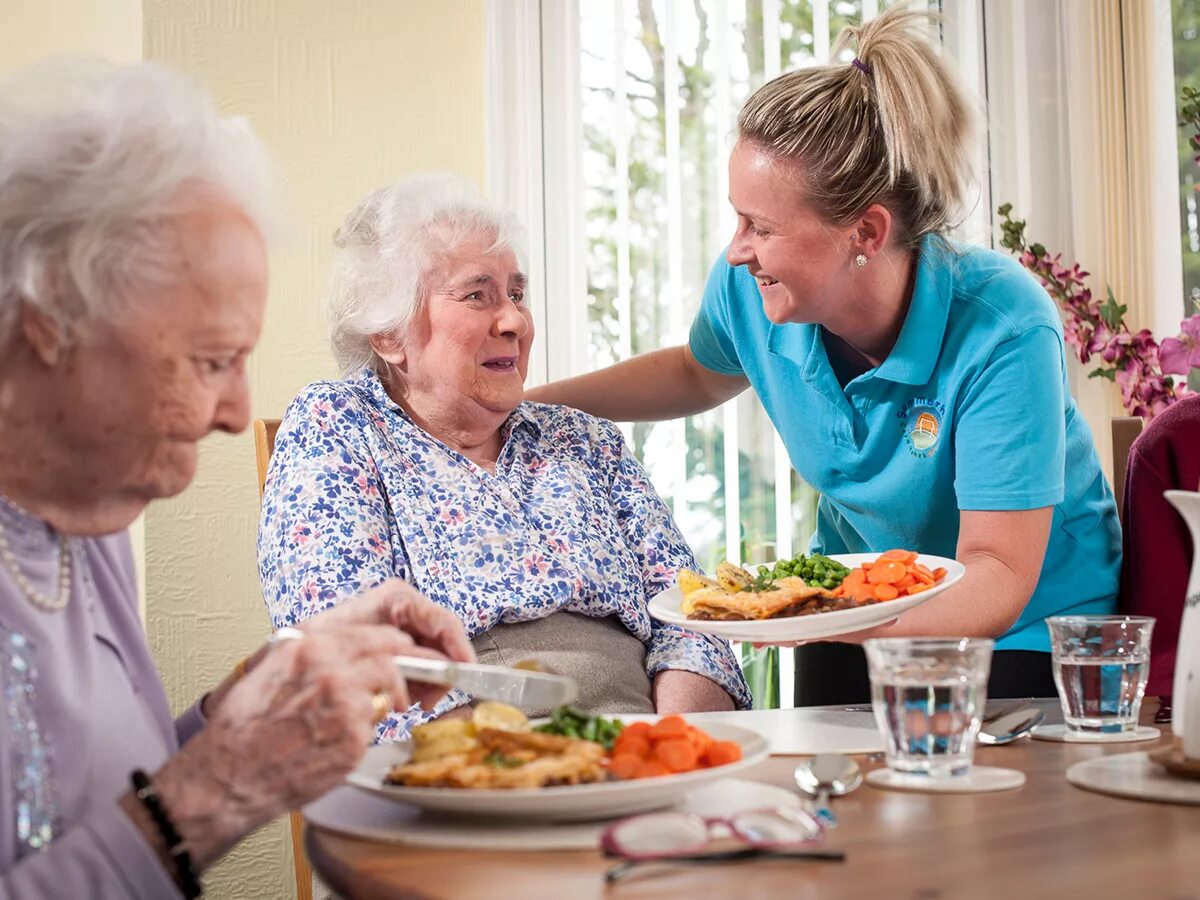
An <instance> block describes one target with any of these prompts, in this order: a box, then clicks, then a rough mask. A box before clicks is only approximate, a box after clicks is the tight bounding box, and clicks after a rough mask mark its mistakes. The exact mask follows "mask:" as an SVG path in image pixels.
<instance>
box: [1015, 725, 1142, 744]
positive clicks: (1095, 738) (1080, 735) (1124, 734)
mask: <svg viewBox="0 0 1200 900" xmlns="http://www.w3.org/2000/svg"><path fill="white" fill-rule="evenodd" d="M1161 736H1162V732H1161V731H1159V730H1158V729H1157V728H1154V727H1152V726H1150V725H1139V726H1138V727H1137V728H1135V729H1133V731H1111V732H1103V731H1074V730H1072V729H1071V727H1070V726H1068V725H1039V726H1038V727H1037V728H1035V729H1033V739H1034V740H1035V741H1059V742H1061V743H1066V744H1132V743H1134V742H1136V741H1154V740H1158V738H1159V737H1161Z"/></svg>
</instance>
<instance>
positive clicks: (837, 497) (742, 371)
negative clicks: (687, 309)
mask: <svg viewBox="0 0 1200 900" xmlns="http://www.w3.org/2000/svg"><path fill="white" fill-rule="evenodd" d="M690 347H691V351H692V353H693V354H694V355H695V357H696V359H697V360H698V361H699V362H700V363H701V365H703V366H705V367H706V368H708V369H711V370H712V371H714V372H720V373H723V374H726V375H745V376H746V377H747V378H748V379H749V381H750V384H751V385H752V386H753V387H754V390H755V392H756V393H757V394H758V396H759V398H760V399H761V401H762V404H763V406H764V408H765V409H766V411H767V414H768V415H769V416H770V417H771V421H772V422H773V423H774V424H775V428H776V429H777V430H778V431H779V433H780V435H781V437H782V438H783V442H784V444H785V445H786V446H787V449H788V454H789V456H790V457H791V461H792V465H793V466H794V467H795V468H796V471H797V472H799V473H800V475H801V477H803V478H804V480H805V481H807V482H808V483H809V484H811V485H812V486H813V487H814V488H816V489H817V490H818V491H820V493H821V500H820V503H819V505H818V507H817V530H816V534H815V535H814V536H813V539H812V542H811V547H812V550H814V551H817V552H821V553H868V552H870V553H874V552H881V551H884V550H888V549H890V548H893V547H904V548H907V549H911V550H919V551H920V552H923V553H932V554H936V555H938V556H947V557H953V556H954V555H955V549H956V546H957V543H958V526H959V510H964V509H966V510H1020V509H1036V508H1039V507H1044V506H1053V507H1054V520H1053V524H1052V526H1051V529H1050V542H1049V546H1048V547H1047V550H1046V559H1045V562H1044V564H1043V566H1042V572H1041V576H1040V577H1039V580H1038V585H1037V588H1036V590H1035V591H1034V594H1033V597H1032V598H1031V599H1030V601H1029V604H1028V605H1027V606H1026V608H1025V610H1024V612H1023V613H1022V614H1021V617H1020V619H1018V620H1017V622H1016V623H1015V624H1014V625H1013V627H1012V628H1010V629H1009V630H1008V631H1007V632H1006V633H1005V634H1004V635H1003V636H1002V637H1001V638H1000V639H999V640H998V641H997V644H996V646H997V647H998V648H1002V649H1020V650H1049V647H1050V643H1049V636H1048V634H1047V631H1046V627H1045V625H1044V624H1043V620H1044V619H1045V618H1046V617H1047V616H1052V615H1060V614H1064V613H1071V614H1080V615H1082V614H1102V613H1110V612H1112V611H1113V609H1114V608H1115V605H1116V595H1117V582H1118V577H1119V570H1120V563H1121V556H1120V554H1121V536H1120V526H1119V524H1118V521H1117V509H1116V503H1115V502H1114V500H1113V495H1112V491H1111V490H1110V489H1109V487H1108V484H1107V482H1106V481H1105V479H1104V476H1103V474H1102V472H1101V470H1100V462H1099V459H1098V458H1097V455H1096V449H1095V446H1094V444H1093V442H1092V435H1091V431H1090V430H1089V429H1088V426H1087V423H1086V422H1085V421H1084V420H1083V417H1082V416H1081V415H1080V414H1079V411H1078V410H1077V409H1076V407H1075V401H1074V400H1073V399H1072V398H1071V394H1070V390H1069V388H1068V385H1067V369H1066V357H1065V354H1064V351H1063V336H1062V324H1061V322H1060V320H1059V317H1058V312H1057V310H1056V308H1055V306H1054V304H1053V302H1052V301H1051V299H1050V297H1049V296H1048V295H1047V294H1046V292H1045V291H1044V290H1043V289H1042V287H1041V286H1040V285H1039V284H1038V283H1037V282H1036V281H1035V280H1034V279H1033V278H1032V276H1030V275H1029V274H1028V273H1027V272H1026V271H1025V270H1024V269H1022V268H1021V266H1020V265H1019V264H1018V263H1017V262H1016V261H1015V260H1013V259H1011V258H1010V257H1007V256H1004V255H1002V254H999V253H996V252H993V251H991V250H985V249H982V248H978V247H971V246H968V245H965V244H958V243H955V242H952V241H945V240H943V239H940V238H936V237H927V238H926V239H925V240H924V241H923V242H922V244H921V248H920V255H919V262H918V270H917V276H916V283H915V286H914V290H913V298H912V305H911V306H910V308H909V311H908V315H907V317H906V318H905V320H904V326H903V328H902V329H901V331H900V337H899V339H898V340H897V342H896V346H895V347H894V348H893V349H892V352H891V353H890V354H889V355H888V357H887V359H885V360H884V361H883V364H882V365H880V366H878V367H877V368H874V369H871V370H870V371H867V372H864V373H863V374H862V375H859V376H858V377H857V378H855V379H854V380H852V381H851V382H849V383H848V384H847V385H846V386H845V388H843V387H842V386H841V385H840V384H838V380H837V377H836V375H835V374H834V371H833V369H832V367H831V366H830V364H829V358H828V356H827V355H826V352H825V346H824V342H823V340H822V330H821V328H820V327H819V326H816V325H807V324H791V323H789V324H784V325H774V324H772V323H771V322H770V321H769V320H768V319H767V317H766V316H765V315H764V314H763V309H762V299H761V296H760V294H759V292H758V286H757V284H756V282H755V280H754V278H753V277H752V276H751V275H750V273H749V272H748V271H747V269H746V268H745V267H743V266H739V267H737V268H733V267H731V266H730V265H729V264H728V263H727V262H725V260H724V258H722V259H721V260H719V261H718V262H717V263H716V265H714V266H713V269H712V272H711V274H710V275H709V279H708V285H707V287H706V289H705V293H704V300H703V302H702V304H701V308H700V312H699V313H698V315H697V317H696V320H695V322H694V323H693V325H692V330H691V338H690ZM961 602H964V603H969V602H971V598H970V597H963V598H962V599H961Z"/></svg>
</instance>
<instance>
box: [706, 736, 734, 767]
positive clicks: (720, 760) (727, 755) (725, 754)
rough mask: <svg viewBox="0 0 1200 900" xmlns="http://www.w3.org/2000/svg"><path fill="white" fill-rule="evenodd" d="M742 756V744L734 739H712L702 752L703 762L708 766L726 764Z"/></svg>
mask: <svg viewBox="0 0 1200 900" xmlns="http://www.w3.org/2000/svg"><path fill="white" fill-rule="evenodd" d="M741 758H742V745H741V744H739V743H737V742H736V741H713V744H712V746H711V747H709V748H708V751H707V752H706V753H705V754H704V763H705V765H709V766H726V765H729V763H732V762H737V761H738V760H739V759H741Z"/></svg>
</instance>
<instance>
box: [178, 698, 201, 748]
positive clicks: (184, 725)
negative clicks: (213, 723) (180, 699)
mask: <svg viewBox="0 0 1200 900" xmlns="http://www.w3.org/2000/svg"><path fill="white" fill-rule="evenodd" d="M207 696H208V695H207V694H205V695H204V697H207ZM204 697H201V698H200V699H199V700H197V701H196V702H195V703H193V704H192V705H191V707H189V708H188V710H187V712H185V713H183V715H181V716H180V717H179V718H178V719H176V720H175V734H176V735H177V736H178V738H179V746H180V747H182V746H183V745H184V744H186V743H187V742H188V741H190V740H191V739H192V738H194V737H195V736H196V735H197V734H199V733H200V732H201V731H202V730H203V729H204V726H205V725H207V724H208V719H206V718H204V713H202V712H201V711H200V705H201V704H202V703H204Z"/></svg>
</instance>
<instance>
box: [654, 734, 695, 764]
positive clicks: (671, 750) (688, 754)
mask: <svg viewBox="0 0 1200 900" xmlns="http://www.w3.org/2000/svg"><path fill="white" fill-rule="evenodd" d="M654 756H655V757H656V758H657V759H658V760H659V761H660V762H661V763H662V764H663V765H664V766H666V767H667V768H668V769H670V770H671V771H672V772H690V771H691V770H692V769H694V768H696V766H698V765H699V764H700V753H699V752H698V751H697V750H696V746H695V745H694V744H693V743H692V742H691V741H690V740H688V739H687V738H670V739H668V740H665V741H659V742H658V743H657V744H655V745H654Z"/></svg>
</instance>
